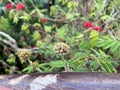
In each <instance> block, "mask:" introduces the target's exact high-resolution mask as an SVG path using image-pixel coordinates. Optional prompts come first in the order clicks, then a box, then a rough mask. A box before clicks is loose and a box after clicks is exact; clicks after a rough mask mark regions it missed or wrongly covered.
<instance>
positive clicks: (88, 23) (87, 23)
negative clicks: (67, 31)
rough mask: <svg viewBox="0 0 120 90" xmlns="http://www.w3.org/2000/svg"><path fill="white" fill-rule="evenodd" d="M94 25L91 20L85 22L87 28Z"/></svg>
mask: <svg viewBox="0 0 120 90" xmlns="http://www.w3.org/2000/svg"><path fill="white" fill-rule="evenodd" d="M92 26H93V24H92V22H90V21H86V22H85V23H84V27H85V28H91V27H92Z"/></svg>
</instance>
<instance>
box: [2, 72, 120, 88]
mask: <svg viewBox="0 0 120 90" xmlns="http://www.w3.org/2000/svg"><path fill="white" fill-rule="evenodd" d="M1 87H6V88H10V89H12V90H120V75H119V74H104V73H90V72H87V73H73V72H70V73H41V74H25V75H24V74H21V75H2V76H0V88H1ZM0 90H1V89H0Z"/></svg>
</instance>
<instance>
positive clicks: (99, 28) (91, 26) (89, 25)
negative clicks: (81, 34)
mask: <svg viewBox="0 0 120 90" xmlns="http://www.w3.org/2000/svg"><path fill="white" fill-rule="evenodd" d="M84 27H85V28H92V29H94V30H96V31H102V28H101V27H100V26H95V27H93V24H92V22H90V21H86V22H85V23H84Z"/></svg>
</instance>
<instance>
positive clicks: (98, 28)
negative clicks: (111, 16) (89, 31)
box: [93, 26, 102, 31]
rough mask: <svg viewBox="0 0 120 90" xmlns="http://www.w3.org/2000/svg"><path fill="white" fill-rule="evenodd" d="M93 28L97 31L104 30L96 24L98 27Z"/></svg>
mask: <svg viewBox="0 0 120 90" xmlns="http://www.w3.org/2000/svg"><path fill="white" fill-rule="evenodd" d="M93 29H94V30H96V31H102V28H101V27H99V26H96V27H94V28H93Z"/></svg>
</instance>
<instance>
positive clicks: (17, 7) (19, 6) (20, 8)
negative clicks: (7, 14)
mask: <svg viewBox="0 0 120 90" xmlns="http://www.w3.org/2000/svg"><path fill="white" fill-rule="evenodd" d="M24 8H25V5H24V4H22V3H20V4H18V5H17V6H16V9H17V10H22V9H24Z"/></svg>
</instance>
